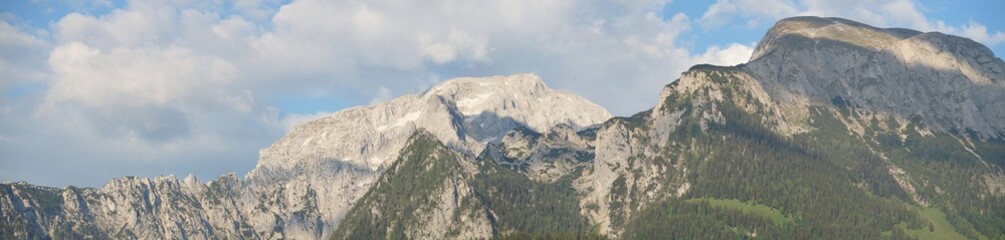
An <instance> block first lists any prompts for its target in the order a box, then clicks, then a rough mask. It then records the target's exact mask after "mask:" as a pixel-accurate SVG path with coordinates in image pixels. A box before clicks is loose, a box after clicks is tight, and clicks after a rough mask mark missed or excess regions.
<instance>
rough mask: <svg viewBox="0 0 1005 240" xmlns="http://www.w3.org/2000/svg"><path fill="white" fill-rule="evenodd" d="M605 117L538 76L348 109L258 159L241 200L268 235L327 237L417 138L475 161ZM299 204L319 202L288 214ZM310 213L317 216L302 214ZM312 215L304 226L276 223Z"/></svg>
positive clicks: (455, 85)
mask: <svg viewBox="0 0 1005 240" xmlns="http://www.w3.org/2000/svg"><path fill="white" fill-rule="evenodd" d="M608 118H610V113H609V112H607V110H605V109H603V108H601V107H600V106H598V105H596V104H593V103H591V102H589V101H587V100H586V99H583V98H581V97H579V96H576V95H573V94H571V93H568V92H562V91H556V90H551V89H549V88H548V87H547V86H545V85H544V82H543V81H542V80H541V79H540V78H539V77H537V76H535V75H533V74H520V75H513V76H497V77H488V78H457V79H451V80H448V81H446V82H444V83H442V84H440V85H437V86H435V87H433V88H432V89H430V90H428V91H426V92H424V93H423V94H421V95H405V96H402V97H399V98H397V99H394V100H391V101H388V102H385V103H379V104H376V105H372V106H366V107H357V108H351V109H346V110H343V111H339V112H337V113H334V114H332V115H331V116H329V117H325V118H321V119H317V120H314V121H311V122H307V123H304V124H302V125H300V126H297V127H296V128H295V129H293V130H292V131H291V132H290V133H289V134H287V135H286V136H285V137H283V138H282V139H280V140H279V141H278V142H276V143H275V144H273V145H272V146H271V147H269V148H267V149H264V150H262V151H261V155H262V156H261V160H260V161H259V163H258V166H257V167H256V168H255V169H254V170H252V171H251V172H250V173H248V177H247V181H248V191H247V192H246V193H245V196H244V199H245V202H247V203H251V204H247V205H245V206H244V210H245V212H249V213H250V215H251V217H250V218H251V221H253V222H255V223H254V224H253V225H254V226H256V229H257V231H258V232H259V233H260V234H262V235H267V234H268V233H269V232H271V231H273V230H272V228H273V227H272V226H275V225H280V226H283V228H284V229H286V230H285V231H284V233H285V234H287V237H300V238H319V237H325V236H324V233H328V232H331V231H332V228H334V226H336V224H338V223H339V222H340V221H341V218H342V217H343V216H344V215H345V214H346V212H347V211H349V210H350V209H351V207H352V205H353V204H354V203H355V202H356V200H357V199H359V198H360V197H362V196H363V194H364V193H365V192H366V191H367V189H369V188H370V187H371V186H372V184H373V182H374V181H375V180H376V178H377V176H378V175H379V174H380V173H381V172H383V169H384V168H386V167H387V166H389V165H390V164H392V163H393V160H395V159H397V158H398V154H399V151H400V150H401V148H402V147H403V146H404V145H405V143H406V141H407V140H408V138H409V136H410V135H411V134H413V133H414V132H415V131H416V130H418V129H425V131H428V132H429V133H430V134H432V135H433V136H435V137H436V138H437V139H439V140H441V141H443V142H444V144H445V145H447V146H448V147H449V148H450V149H451V150H453V151H456V152H459V153H462V154H465V155H468V156H474V155H475V154H477V153H480V152H481V151H482V150H483V149H484V148H485V146H486V144H487V143H490V142H499V141H500V140H501V139H502V138H503V137H504V136H503V135H504V134H505V133H506V132H507V131H509V130H510V129H513V128H516V127H524V128H528V129H534V130H537V131H544V130H546V129H548V128H550V127H552V126H555V125H557V124H567V125H569V126H570V127H572V128H575V129H582V128H585V127H589V126H591V125H595V124H598V123H601V122H603V121H604V120H607V119H608ZM302 199H309V200H311V201H313V202H312V203H309V204H308V203H304V204H300V205H297V206H289V204H291V203H296V202H299V201H301V200H302ZM263 203H264V206H262V205H263ZM270 203H275V204H270ZM311 204H313V205H316V206H318V207H317V209H316V210H317V212H310V211H302V209H303V207H304V206H311ZM263 209H264V210H263ZM308 209H310V208H308ZM305 212H306V213H309V214H306V215H304V218H303V219H304V221H300V220H297V221H291V220H289V219H286V218H283V217H279V218H277V217H275V216H276V215H278V216H289V215H290V214H294V213H305ZM294 220H296V219H294ZM292 229H298V230H296V231H293V230H292Z"/></svg>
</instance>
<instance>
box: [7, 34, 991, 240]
mask: <svg viewBox="0 0 1005 240" xmlns="http://www.w3.org/2000/svg"><path fill="white" fill-rule="evenodd" d="M626 77H629V78H630V76H626ZM667 82H668V83H669V84H668V85H666V86H662V88H663V90H662V92H661V93H660V95H659V98H658V99H659V100H658V102H656V103H655V104H654V106H653V108H651V109H649V110H646V111H643V112H639V113H637V114H635V115H632V116H627V117H612V116H611V114H610V113H609V112H607V111H606V110H605V109H603V108H602V107H600V106H598V105H596V104H594V103H591V102H590V101H588V100H586V99H584V98H582V97H579V96H576V95H574V94H572V93H569V92H564V91H560V90H553V89H550V88H548V87H547V86H546V85H545V84H544V81H543V80H542V79H540V78H539V77H538V76H536V75H534V74H518V75H512V76H495V77H485V78H456V79H451V80H447V81H445V82H443V83H441V84H439V85H437V86H435V87H433V88H431V89H429V90H427V91H425V92H423V93H421V94H411V95H405V96H401V97H399V98H396V99H393V100H390V101H387V102H383V103H377V104H373V105H370V106H363V107H355V108H349V109H345V110H342V111H339V112H337V113H334V114H332V115H330V116H326V117H323V118H320V119H316V120H313V121H310V122H307V123H304V124H301V125H299V126H296V127H295V128H293V129H292V130H291V131H290V132H289V133H288V134H287V135H286V136H284V137H283V138H281V139H280V140H279V141H277V142H275V143H274V144H273V145H272V146H270V147H268V148H266V149H263V150H261V152H260V159H259V161H258V164H257V165H256V167H255V169H253V170H251V171H250V172H248V173H247V175H246V176H245V177H244V178H239V177H238V176H237V175H236V174H227V175H223V176H220V177H218V178H216V179H213V180H211V181H208V182H202V181H199V180H197V179H196V178H195V177H194V176H191V175H190V176H188V177H186V178H184V179H177V178H175V177H173V176H164V177H156V178H153V179H149V178H136V177H125V178H119V179H113V180H111V181H110V182H109V183H108V184H106V185H105V186H102V187H100V188H77V187H73V186H69V187H65V188H52V187H45V186H36V185H32V184H28V183H24V182H16V183H4V184H0V238H2V239H64V238H70V239H93V238H113V239H178V238H180V239H406V238H407V239H486V238H514V239H523V238H571V239H605V238H629V239H667V238H672V239H694V238H701V239H736V238H740V239H814V238H816V239H1003V238H1005V170H1003V167H1005V62H1003V61H1002V60H1001V59H1000V58H998V57H996V56H994V54H993V53H992V52H991V51H990V50H989V49H988V48H987V47H985V46H983V45H981V44H979V43H977V42H974V41H972V40H970V39H966V38H962V37H957V36H952V35H946V34H942V33H938V32H928V33H923V32H918V31H914V30H909V29H896V28H876V27H872V26H868V25H865V24H862V23H858V22H854V21H851V20H846V19H840V18H820V17H794V18H787V19H783V20H781V21H779V22H778V23H776V24H775V25H774V27H772V28H771V29H770V30H769V31H768V32H767V33H766V35H765V36H764V38H763V39H761V41H760V43H759V44H758V46H757V47H756V49H755V50H754V53H753V55H752V56H751V59H750V60H749V61H748V62H747V63H745V64H740V65H737V66H713V65H697V66H694V67H692V68H690V69H689V70H687V71H686V72H684V73H682V74H681V75H680V76H679V78H677V79H667ZM654 87H660V86H654ZM611 94H632V93H611Z"/></svg>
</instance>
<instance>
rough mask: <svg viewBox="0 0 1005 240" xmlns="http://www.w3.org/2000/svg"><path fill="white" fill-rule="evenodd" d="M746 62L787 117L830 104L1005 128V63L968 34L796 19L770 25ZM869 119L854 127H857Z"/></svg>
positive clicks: (946, 125)
mask: <svg viewBox="0 0 1005 240" xmlns="http://www.w3.org/2000/svg"><path fill="white" fill-rule="evenodd" d="M741 68H742V69H743V70H744V71H745V72H747V73H748V74H750V75H751V76H753V77H754V78H755V79H757V81H758V82H759V84H760V85H762V86H763V88H764V89H765V90H766V91H767V93H768V94H769V95H770V96H771V97H772V100H773V101H774V102H778V103H780V105H779V106H781V107H782V108H784V109H783V112H786V113H788V115H789V116H790V117H793V118H794V119H790V120H796V121H801V120H805V119H800V118H801V117H805V116H807V114H806V112H805V109H808V108H806V107H807V106H809V105H829V106H832V107H849V108H853V109H854V110H855V111H857V112H858V115H867V116H873V115H874V114H879V115H882V116H883V117H891V118H894V119H898V121H901V122H902V123H903V122H904V121H906V120H905V119H919V120H921V121H922V122H924V123H926V126H927V127H928V128H931V129H930V130H932V131H935V132H972V133H976V134H977V135H978V136H980V138H987V137H998V136H1002V135H1003V134H1005V121H1001V119H1005V105H1003V104H1001V102H1005V81H1003V80H1002V79H1005V74H1003V73H1005V62H1003V61H1002V60H1001V59H1000V58H997V57H995V56H994V55H993V53H992V52H991V51H990V50H989V49H987V47H984V46H983V45H981V44H979V43H977V42H974V41H972V40H969V39H966V38H962V37H957V36H951V35H946V34H942V33H936V32H931V33H921V32H916V31H911V30H904V29H883V28H876V27H872V26H868V25H865V24H861V23H857V22H853V21H850V20H845V19H839V18H818V17H795V18H789V19H784V20H782V21H779V22H778V24H776V25H775V26H774V27H772V29H771V30H770V31H769V32H768V33H767V34H766V35H765V37H764V38H763V39H762V40H761V42H760V43H759V44H758V47H757V49H756V50H755V52H754V55H753V56H752V57H751V61H750V62H749V63H747V64H746V65H744V66H742V67H741ZM839 105H840V106H839ZM868 121H869V119H857V120H854V121H852V122H850V125H851V128H852V129H857V130H856V132H860V130H861V129H864V123H867V122H868ZM854 122H860V123H854ZM859 125H861V126H859Z"/></svg>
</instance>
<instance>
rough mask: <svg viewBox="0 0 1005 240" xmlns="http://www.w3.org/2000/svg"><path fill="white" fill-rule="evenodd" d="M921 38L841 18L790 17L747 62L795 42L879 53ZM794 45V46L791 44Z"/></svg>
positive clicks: (776, 26)
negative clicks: (849, 46)
mask: <svg viewBox="0 0 1005 240" xmlns="http://www.w3.org/2000/svg"><path fill="white" fill-rule="evenodd" d="M918 34H921V32H918V31H914V30H909V29H902V28H886V29H884V28H877V27H873V26H869V25H866V24H862V23H859V22H855V21H851V20H847V19H843V18H821V17H806V16H803V17H791V18H786V19H782V20H779V21H778V22H777V23H775V25H774V26H773V27H771V29H770V30H768V32H767V33H766V34H765V35H764V37H763V38H761V42H760V43H758V45H757V48H755V49H754V54H753V55H751V57H750V60H751V61H753V60H755V59H758V58H760V57H761V56H764V55H765V54H767V53H768V52H770V51H772V50H774V49H775V48H778V47H800V46H801V45H799V44H798V41H797V40H798V39H800V38H802V39H810V40H813V41H821V40H824V41H827V40H829V41H836V42H843V43H846V44H852V45H855V46H859V47H863V48H867V49H871V50H874V51H879V50H881V49H884V48H886V47H888V46H890V45H892V44H894V43H896V42H898V41H900V40H903V39H905V38H909V37H912V36H914V35H918ZM792 41H797V42H792Z"/></svg>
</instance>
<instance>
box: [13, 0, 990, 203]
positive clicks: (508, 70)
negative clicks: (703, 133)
mask: <svg viewBox="0 0 1005 240" xmlns="http://www.w3.org/2000/svg"><path fill="white" fill-rule="evenodd" d="M1002 10H1005V2H1003V1H997V0H994V1H945V0H931V1H916V0H892V1H875V0H846V1H833V0H762V1H753V0H716V1H681V0H678V1H650V0H629V1H617V2H609V1H600V0H598V1H569V0H527V1H524V0H510V1H479V0H474V1H456V0H424V1H404V0H396V1H341V0H333V1H320V0H293V1H279V0H163V1H162V0H125V1H119V0H0V181H28V182H30V183H35V184H40V185H48V186H66V185H75V186H81V187H99V186H102V185H104V184H105V183H106V182H107V181H108V180H109V179H111V178H116V177H123V176H140V177H153V176H158V175H168V174H173V175H175V176H178V177H183V176H186V175H188V174H189V173H194V174H195V175H196V176H197V177H199V179H200V180H202V181H206V180H210V179H212V178H215V177H216V176H219V175H221V174H224V173H227V172H236V173H238V174H239V175H243V174H244V173H246V172H247V171H248V170H250V169H252V168H253V167H254V166H255V163H256V162H257V159H258V150H259V149H262V148H265V147H268V146H269V145H270V144H271V143H272V142H274V141H276V140H278V139H279V138H280V137H282V136H283V134H284V133H285V132H287V131H288V130H289V129H290V128H291V127H292V126H294V125H296V124H298V123H302V122H304V121H307V120H310V119H313V118H316V117H319V116H325V115H328V114H330V113H332V112H336V111H338V110H340V109H344V108H348V107H353V106H361V105H367V104H371V103H375V102H380V101H384V100H388V99H391V98H394V97H396V96H401V95H403V94H407V93H416V92H421V91H422V90H425V89H427V88H429V87H431V86H433V85H435V84H437V83H439V82H441V81H444V80H447V79H450V78H453V77H460V76H492V75H510V74H517V73H526V72H532V73H536V74H538V75H539V76H541V77H542V78H543V79H544V81H545V82H546V84H548V85H549V86H550V87H552V88H555V89H563V90H568V91H571V92H573V93H576V94H579V95H581V96H583V97H585V98H587V99H589V100H591V101H594V102H596V103H598V104H600V105H601V106H603V107H605V108H607V109H608V110H610V111H611V112H612V113H614V114H615V115H622V116H623V115H630V114H632V113H635V112H639V111H643V110H645V109H648V108H650V107H652V106H653V105H654V104H655V102H656V98H657V95H658V93H659V91H660V89H661V88H662V87H663V86H664V85H666V84H668V83H670V82H671V81H674V80H675V79H676V78H677V77H678V76H679V75H680V73H681V72H683V71H684V70H686V69H687V68H688V67H690V66H692V65H694V64H699V63H711V64H717V65H735V64H739V63H743V62H746V60H747V59H748V58H749V57H750V54H751V52H752V51H753V48H754V47H755V46H756V44H757V41H758V40H759V39H760V38H761V36H762V35H763V34H764V32H765V31H766V30H767V29H768V28H770V27H771V25H772V24H773V23H774V22H775V21H777V20H778V19H782V18H786V17H791V16H799V15H815V16H832V17H844V18H849V19H852V20H855V21H860V22H864V23H867V24H870V25H874V26H879V27H905V28H912V29H917V30H921V31H926V32H927V31H940V32H944V33H949V34H955V35H961V36H965V37H969V38H971V39H974V40H976V41H978V42H981V43H983V44H985V45H987V46H988V47H989V48H991V49H992V50H993V51H994V52H995V53H996V55H997V56H1002V54H1003V53H1005V33H1003V32H1005V19H1003V16H1002V14H1000V12H1001V11H1002Z"/></svg>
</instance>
